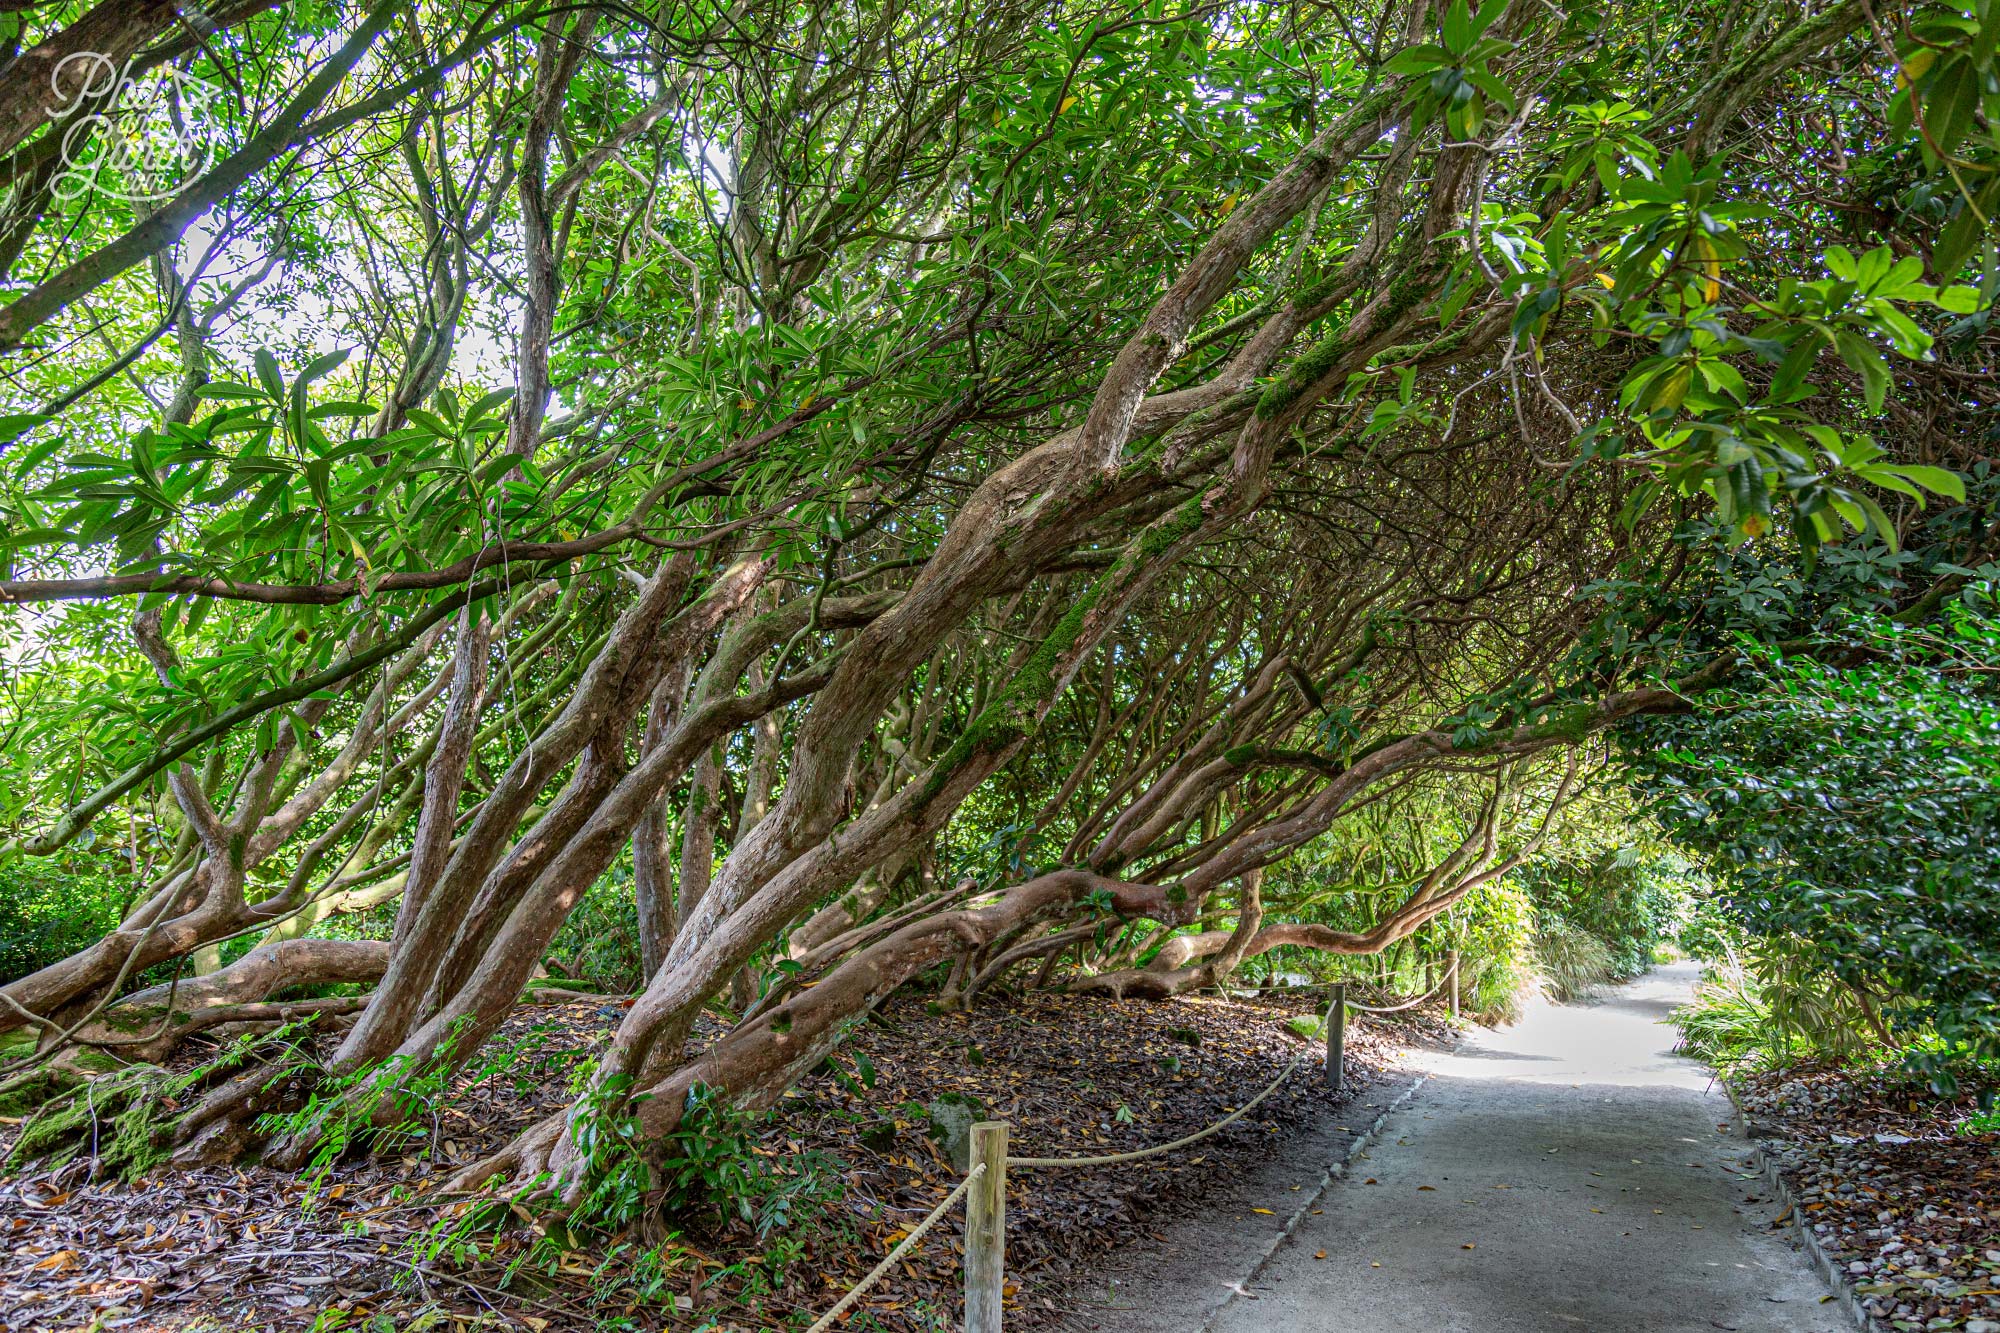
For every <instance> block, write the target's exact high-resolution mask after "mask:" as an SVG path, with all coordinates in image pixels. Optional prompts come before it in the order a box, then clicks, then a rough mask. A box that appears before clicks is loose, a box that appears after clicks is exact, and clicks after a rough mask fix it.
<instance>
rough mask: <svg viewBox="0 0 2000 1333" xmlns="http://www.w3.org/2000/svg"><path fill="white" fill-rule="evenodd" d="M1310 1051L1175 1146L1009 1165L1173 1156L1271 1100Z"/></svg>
mask: <svg viewBox="0 0 2000 1333" xmlns="http://www.w3.org/2000/svg"><path fill="white" fill-rule="evenodd" d="M1311 1050H1312V1048H1311V1047H1310V1046H1302V1047H1300V1048H1299V1053H1298V1054H1297V1055H1295V1056H1293V1057H1292V1062H1291V1063H1290V1064H1289V1065H1286V1066H1285V1072H1284V1073H1282V1074H1280V1075H1278V1076H1277V1077H1276V1078H1274V1079H1272V1080H1271V1083H1270V1086H1268V1087H1266V1088H1265V1089H1264V1090H1263V1091H1262V1092H1260V1093H1258V1094H1257V1095H1256V1096H1255V1097H1253V1098H1251V1099H1250V1100H1249V1101H1247V1102H1245V1103H1244V1104H1243V1105H1242V1106H1241V1107H1239V1108H1237V1109H1236V1110H1235V1111H1233V1112H1231V1113H1230V1114H1228V1115H1226V1116H1224V1117H1223V1118H1222V1119H1220V1120H1218V1121H1216V1122H1215V1123H1214V1124H1212V1125H1210V1126H1209V1127H1208V1128H1207V1129H1199V1130H1196V1131H1195V1132H1194V1133H1192V1134H1190V1135H1188V1136H1187V1137H1186V1138H1182V1139H1175V1140H1174V1141H1173V1142H1172V1143H1162V1144H1158V1145H1156V1146H1154V1147H1151V1148H1138V1149H1135V1150H1134V1151H1132V1152H1115V1153H1109V1154H1106V1155H1105V1156H1102V1157H1009V1158H1008V1159H1007V1165H1009V1166H1021V1167H1044V1168H1046V1167H1054V1166H1116V1165H1117V1164H1118V1163H1120V1162H1136V1161H1139V1160H1141V1159H1143V1158H1147V1157H1158V1156H1160V1155H1161V1154H1162V1153H1170V1152H1172V1151H1173V1150H1174V1149H1176V1148H1185V1147H1187V1146H1188V1145H1189V1144H1190V1143H1199V1142H1201V1141H1202V1140H1203V1139H1205V1138H1207V1137H1209V1136H1210V1135H1211V1134H1220V1133H1221V1132H1222V1131H1223V1130H1225V1129H1227V1128H1229V1127H1230V1126H1231V1125H1233V1124H1235V1123H1236V1122H1237V1121H1238V1120H1241V1119H1242V1118H1243V1117H1244V1116H1246V1115H1249V1114H1250V1113H1251V1112H1252V1111H1254V1110H1256V1109H1257V1107H1258V1106H1259V1105H1260V1104H1261V1103H1262V1102H1263V1101H1264V1099H1265V1098H1266V1097H1269V1096H1270V1095H1271V1094H1272V1093H1274V1092H1276V1091H1277V1090H1278V1085H1279V1084H1281V1083H1283V1082H1284V1081H1285V1080H1286V1079H1288V1078H1290V1077H1291V1076H1292V1074H1293V1072H1294V1071H1295V1070H1297V1069H1298V1067H1299V1065H1300V1064H1301V1063H1303V1062H1304V1060H1305V1058H1306V1055H1307V1053H1308V1052H1310V1051H1311Z"/></svg>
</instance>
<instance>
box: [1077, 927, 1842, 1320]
mask: <svg viewBox="0 0 2000 1333" xmlns="http://www.w3.org/2000/svg"><path fill="white" fill-rule="evenodd" d="M1695 974H1696V968H1695V966H1694V965H1693V964H1676V965H1673V966H1668V967H1662V968H1659V969H1657V970H1655V971H1654V972H1652V973H1651V974H1649V975H1648V976H1646V977H1644V978H1642V979H1640V980H1639V981H1637V982H1634V983H1631V984H1629V985H1626V986H1620V987H1616V988H1612V989H1610V990H1608V991H1607V992H1606V993H1605V994H1603V995H1602V996H1601V997H1600V998H1599V999H1597V1000H1596V1001H1594V1002H1586V1003H1581V1004H1570V1005H1538V1006H1537V1007H1535V1008H1534V1009H1533V1010H1531V1011H1530V1012H1529V1014H1528V1015H1527V1016H1526V1017H1525V1018H1524V1019H1523V1021H1522V1022H1521V1023H1519V1024H1517V1025H1516V1026H1514V1027H1512V1028H1509V1029H1506V1030H1503V1031H1498V1032H1480V1033H1478V1034H1476V1035H1474V1036H1473V1037H1471V1038H1470V1039H1469V1040H1467V1041H1466V1042H1465V1043H1464V1044H1463V1045H1461V1046H1460V1047H1459V1048H1458V1049H1457V1050H1456V1051H1453V1052H1451V1053H1448V1054H1439V1055H1430V1056H1426V1057H1423V1060H1422V1062H1423V1064H1424V1066H1425V1068H1426V1072H1427V1073H1428V1074H1429V1079H1428V1081H1427V1082H1426V1083H1425V1084H1424V1085H1423V1086H1422V1087H1421V1088H1419V1089H1418V1090H1417V1092H1416V1094H1415V1095H1414V1096H1413V1097H1412V1098H1411V1099H1410V1100H1409V1101H1408V1102H1407V1103H1405V1104H1404V1105H1403V1106H1402V1107H1401V1108H1400V1109H1399V1110H1397V1111H1396V1112H1394V1113H1393V1114H1392V1115H1391V1116H1390V1117H1389V1119H1388V1120H1387V1121H1386V1122H1385V1123H1384V1125H1383V1127H1382V1131H1381V1135H1380V1137H1379V1138H1378V1139H1377V1141H1376V1142H1375V1143H1374V1144H1373V1145H1372V1146H1371V1147H1370V1148H1369V1149H1368V1150H1367V1152H1365V1153H1364V1154H1363V1155H1362V1156H1360V1157H1358V1158H1357V1159H1356V1160H1355V1161H1354V1162H1353V1164H1352V1166H1351V1167H1350V1168H1349V1170H1348V1171H1347V1172H1346V1173H1345V1175H1342V1176H1336V1177H1335V1178H1334V1179H1333V1181H1332V1182H1331V1184H1330V1185H1329V1186H1328V1187H1327V1188H1326V1189H1325V1191H1324V1192H1323V1193H1322V1194H1321V1196H1320V1197H1319V1198H1318V1199H1316V1200H1314V1201H1313V1203H1312V1204H1311V1206H1310V1208H1309V1209H1307V1210H1306V1212H1305V1215H1304V1216H1303V1217H1302V1218H1301V1219H1300V1221H1299V1224H1298V1225H1297V1227H1296V1228H1295V1229H1294V1230H1293V1232H1292V1233H1291V1234H1290V1235H1289V1236H1288V1237H1286V1238H1284V1240H1283V1241H1282V1242H1281V1243H1279V1244H1278V1245H1277V1247H1276V1249H1275V1250H1274V1251H1271V1252H1270V1254H1269V1258H1268V1259H1262V1258H1261V1256H1262V1255H1263V1254H1264V1253H1265V1251H1266V1250H1267V1248H1268V1246H1269V1241H1268V1240H1266V1241H1264V1242H1263V1243H1262V1244H1259V1245H1257V1246H1255V1247H1254V1249H1248V1250H1246V1247H1245V1246H1243V1245H1241V1244H1240V1243H1238V1242H1237V1241H1236V1240H1235V1239H1234V1238H1233V1234H1232V1228H1231V1226H1230V1219H1229V1218H1228V1217H1227V1216H1225V1215H1212V1216H1211V1217H1209V1218H1203V1219H1190V1220H1189V1221H1188V1222H1186V1223H1183V1224H1181V1225H1180V1226H1179V1227H1178V1228H1177V1229H1176V1231H1175V1232H1174V1234H1172V1235H1170V1236H1169V1237H1168V1244H1167V1246H1166V1248H1165V1249H1164V1250H1163V1252H1162V1254H1161V1255H1160V1257H1159V1258H1158V1259H1157V1261H1155V1262H1152V1263H1149V1264H1147V1265H1145V1266H1144V1269H1145V1271H1134V1272H1128V1273H1125V1274H1121V1275H1120V1276H1121V1278H1122V1279H1123V1280H1121V1281H1119V1282H1117V1283H1116V1285H1115V1286H1113V1287H1110V1288H1109V1289H1107V1290H1106V1291H1105V1292H1104V1293H1103V1300H1104V1303H1103V1304H1102V1305H1100V1306H1098V1307H1097V1308H1094V1309H1079V1310H1075V1311H1074V1313H1072V1314H1071V1315H1070V1317H1069V1318H1068V1319H1067V1320H1065V1321H1064V1322H1065V1324H1066V1325H1067V1326H1069V1327H1072V1328H1078V1327H1081V1328H1097V1329H1104V1330H1110V1331H1112V1333H1139V1331H1140V1330H1144V1331H1145V1333H1173V1331H1177V1330H1190V1331H1193V1330H1214V1333H1272V1331H1273V1330H1286V1331H1288V1333H1289V1331H1291V1330H1297V1331H1299V1333H1348V1331H1349V1330H1353V1331H1354V1333H1360V1331H1361V1330H1369V1331H1370V1333H1374V1331H1375V1330H1427V1331H1430V1330H1434V1331H1435V1333H1550V1330H1565V1329H1568V1330H1576V1331H1577V1333H1709V1330H1713V1329H1742V1330H1753V1331H1754V1333H1840V1331H1841V1330H1845V1329H1851V1328H1852V1325H1851V1324H1849V1323H1848V1322H1847V1319H1846V1316H1845V1315H1844V1314H1843V1313H1842V1312H1841V1310H1840V1308H1839V1307H1838V1306H1836V1305H1834V1304H1832V1303H1830V1302H1827V1301H1826V1300H1824V1298H1825V1297H1826V1296H1827V1294H1828V1293H1827V1288H1826V1287H1825V1285H1824V1284H1823V1283H1822V1282H1821V1281H1820V1279H1819V1277H1818V1276H1817V1275H1816V1274H1815V1273H1814V1272H1813V1270H1812V1269H1811V1267H1810V1266H1809V1265H1808V1263H1807V1261H1806V1259H1805V1258H1804V1256H1802V1255H1801V1254H1800V1253H1799V1252H1798V1251H1797V1250H1795V1249H1794V1248H1792V1246H1791V1245H1790V1244H1789V1243H1788V1242H1787V1241H1786V1240H1785V1239H1784V1232H1783V1231H1774V1230H1773V1229H1772V1227H1771V1225H1770V1224H1771V1222H1772V1219H1773V1218H1774V1217H1775V1216H1776V1215H1777V1214H1778V1212H1779V1206H1777V1205H1775V1204H1773V1203H1772V1202H1771V1201H1770V1199H1769V1196H1768V1195H1767V1194H1766V1193H1765V1191H1764V1189H1763V1188H1762V1182H1760V1181H1759V1180H1757V1179H1754V1178H1746V1173H1748V1172H1750V1170H1751V1167H1750V1166H1749V1164H1748V1158H1749V1147H1748V1144H1747V1143H1746V1142H1745V1141H1744V1140H1743V1139H1741V1138H1740V1137H1738V1136H1737V1135H1736V1134H1735V1133H1733V1132H1732V1131H1731V1129H1730V1107H1729V1102H1728V1100H1727V1099H1726V1098H1725V1097H1724V1096H1723V1095H1722V1093H1721V1092H1720V1091H1719V1090H1717V1089H1714V1088H1711V1087H1710V1086H1709V1075H1708V1072H1707V1071H1706V1070H1705V1069H1703V1068H1702V1067H1701V1066H1699V1065H1697V1064H1696V1063H1694V1062H1693V1061H1691V1060H1686V1059H1683V1058H1681V1057H1678V1056H1675V1055H1673V1054H1672V1053H1671V1052H1672V1047H1673V1044H1674V1037H1675V1034H1674V1031H1673V1029H1671V1028H1669V1027H1667V1026H1666V1025H1665V1023H1664V1021H1663V1020H1664V1018H1665V1017H1666V1015H1667V1014H1668V1013H1669V1012H1671V1011H1672V1010H1673V1008H1674V1007H1675V1006H1676V1005H1678V1004H1681V1003H1683V1002H1685V1001H1686V999H1687V997H1688V995H1689V994H1690V992H1691V990H1692V988H1693V984H1694V980H1695ZM1291 1165H1292V1167H1293V1168H1294V1171H1295V1174H1296V1175H1297V1176H1298V1177H1299V1178H1300V1179H1301V1180H1316V1179H1317V1178H1318V1176H1319V1173H1320V1172H1321V1170H1322V1169H1323V1168H1324V1167H1325V1166H1326V1165H1327V1163H1326V1162H1324V1161H1297V1162H1293V1163H1291ZM1307 1188H1308V1189H1310V1188H1311V1186H1310V1185H1308V1186H1307ZM1299 1198H1300V1196H1299V1195H1298V1194H1296V1193H1292V1194H1290V1195H1289V1198H1288V1199H1287V1200H1286V1202H1287V1203H1292V1202H1296V1201H1297V1200H1298V1199H1299ZM1276 1206H1277V1207H1281V1208H1282V1207H1284V1205H1283V1204H1280V1205H1276ZM1230 1211H1233V1210H1229V1209H1225V1210H1223V1212H1224V1213H1225V1214H1226V1213H1228V1212H1230ZM1286 1211H1290V1210H1289V1209H1287V1210H1286ZM1260 1260H1261V1261H1260Z"/></svg>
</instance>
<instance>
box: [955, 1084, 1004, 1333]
mask: <svg viewBox="0 0 2000 1333" xmlns="http://www.w3.org/2000/svg"><path fill="white" fill-rule="evenodd" d="M982 1162H983V1163H985V1165H986V1174H985V1175H983V1176H981V1177H980V1178H979V1179H978V1180H977V1181H976V1182H974V1184H973V1186H972V1188H971V1189H970V1190H969V1191H967V1192H966V1195H965V1333H1000V1300H1001V1288H1002V1287H1003V1286H1004V1285H1005V1283H1006V1279H1007V1122H1006V1121H1004V1120H982V1121H980V1122H979V1123H978V1124H976V1125H974V1126H973V1127H972V1162H971V1164H970V1165H971V1166H978V1165H979V1164H980V1163H982ZM968 1169H970V1168H969V1167H968Z"/></svg>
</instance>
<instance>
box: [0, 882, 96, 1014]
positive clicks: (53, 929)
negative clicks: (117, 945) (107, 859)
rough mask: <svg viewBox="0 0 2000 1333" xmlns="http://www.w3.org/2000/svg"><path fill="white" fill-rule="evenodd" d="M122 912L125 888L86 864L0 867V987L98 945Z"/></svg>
mask: <svg viewBox="0 0 2000 1333" xmlns="http://www.w3.org/2000/svg"><path fill="white" fill-rule="evenodd" d="M124 906H125V904H124V884H123V883H122V882H121V881H119V880H117V879H114V878H112V877H111V876H109V875H106V874H105V873H103V872H102V871H101V870H99V869H97V868H95V867H92V866H89V865H87V864H80V863H76V862H73V861H71V860H69V859H68V858H57V859H54V860H41V859H38V858H34V857H25V856H22V857H15V858H13V859H12V860H8V861H0V984H4V983H6V982H10V981H13V980H16V979H17V978H20V977H25V976H27V975H28V974H29V973H31V972H37V971H40V970H41V969H42V968H44V967H47V966H48V965H49V964H51V963H57V962H61V961H62V960H63V959H65V958H67V957H69V956H70V955H71V954H73V953H76V952H77V951H78V950H80V949H87V948H89V947H90V946H91V945H93V944H95V943H97V941H98V940H100V939H102V938H103V937H104V935H105V933H106V932H107V931H110V930H111V929H113V928H114V927H115V926H117V924H118V921H119V918H120V917H121V916H122V915H123V914H124Z"/></svg>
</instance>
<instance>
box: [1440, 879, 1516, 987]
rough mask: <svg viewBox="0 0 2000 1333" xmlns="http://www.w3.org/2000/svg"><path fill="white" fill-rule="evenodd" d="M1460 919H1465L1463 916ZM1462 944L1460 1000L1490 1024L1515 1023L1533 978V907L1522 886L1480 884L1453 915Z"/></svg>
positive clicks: (1508, 882)
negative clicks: (1497, 1021) (1492, 1021)
mask: <svg viewBox="0 0 2000 1333" xmlns="http://www.w3.org/2000/svg"><path fill="white" fill-rule="evenodd" d="M1461 914H1462V916H1461ZM1453 919H1454V924H1455V925H1457V926H1459V928H1460V929H1462V931H1463V934H1462V935H1460V936H1459V937H1458V938H1459V943H1458V951H1459V967H1460V968H1461V969H1462V971H1461V973H1460V976H1459V1001H1460V1004H1461V1006H1462V1007H1463V1008H1464V1009H1465V1010H1467V1011H1468V1012H1470V1013H1473V1014H1475V1015H1478V1016H1479V1017H1481V1018H1483V1019H1487V1020H1489V1021H1490V1020H1506V1021H1508V1022H1512V1021H1513V1020H1515V1019H1517V1018H1519V1017H1520V1016H1521V1000H1522V997H1523V996H1524V995H1527V994H1528V993H1529V991H1530V989H1531V987H1532V986H1533V984H1534V978H1535V950H1534V938H1535V903H1534V900H1533V899H1531V898H1530V897H1528V895H1527V894H1526V893H1525V892H1524V891H1523V890H1522V889H1521V887H1520V886H1519V885H1518V884H1514V883H1512V882H1510V881H1507V880H1497V881H1495V882H1493V883H1490V884H1484V885H1481V886H1480V887H1479V888H1477V889H1475V890H1473V892H1472V893H1471V894H1469V895H1467V897H1466V899H1465V901H1464V902H1463V903H1461V904H1459V906H1458V907H1457V908H1456V909H1454V911H1453Z"/></svg>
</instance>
